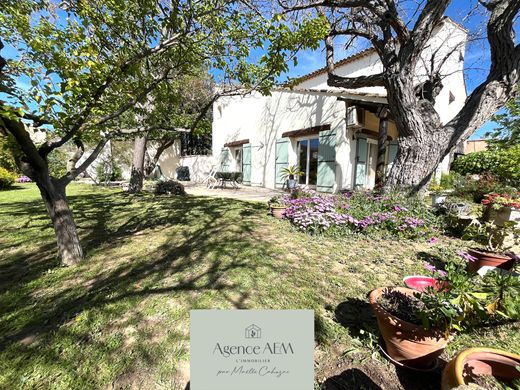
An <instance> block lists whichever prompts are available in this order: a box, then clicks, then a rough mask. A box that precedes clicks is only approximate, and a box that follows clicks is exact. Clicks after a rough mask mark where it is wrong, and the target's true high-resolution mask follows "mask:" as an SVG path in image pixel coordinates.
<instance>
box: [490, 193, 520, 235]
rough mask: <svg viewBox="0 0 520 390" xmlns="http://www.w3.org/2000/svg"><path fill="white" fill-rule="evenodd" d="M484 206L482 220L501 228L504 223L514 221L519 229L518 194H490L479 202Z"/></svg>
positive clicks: (519, 196) (519, 199)
mask: <svg viewBox="0 0 520 390" xmlns="http://www.w3.org/2000/svg"><path fill="white" fill-rule="evenodd" d="M481 203H482V204H483V205H486V209H485V211H484V219H485V220H486V221H490V222H493V223H494V224H495V225H497V226H502V225H503V224H504V222H507V221H514V222H516V223H517V226H519V227H520V192H518V193H516V195H509V194H497V193H491V194H487V195H484V199H483V200H482V202H481Z"/></svg>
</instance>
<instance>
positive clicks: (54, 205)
mask: <svg viewBox="0 0 520 390" xmlns="http://www.w3.org/2000/svg"><path fill="white" fill-rule="evenodd" d="M264 15H269V16H268V17H265V16H264ZM301 25H302V28H301V30H302V31H304V32H305V34H306V35H301V34H300V33H297V34H293V33H292V31H291V30H290V29H289V28H288V27H287V26H286V25H284V23H283V22H282V21H281V19H274V20H272V19H271V18H270V14H269V13H267V12H266V10H263V9H259V8H258V7H255V4H252V3H250V2H249V1H245V0H244V1H229V0H212V1H198V0H197V1H187V2H184V1H181V2H169V1H164V0H89V1H83V0H66V1H63V2H58V1H57V0H4V1H2V8H1V9H0V38H1V43H0V49H1V48H2V47H3V45H4V44H7V45H9V46H10V47H11V48H12V49H13V50H14V51H16V53H17V55H15V56H12V57H11V58H2V57H0V80H1V82H2V84H1V86H0V91H1V93H2V96H1V98H2V100H1V101H0V128H1V129H2V133H3V134H6V133H7V134H10V135H11V136H12V137H13V138H14V139H15V140H16V144H17V145H16V147H17V148H18V152H19V153H17V154H15V156H16V162H17V165H18V167H19V168H20V169H21V170H22V172H23V173H24V174H25V175H27V176H29V177H30V178H31V179H32V180H33V181H34V182H35V183H36V185H37V186H38V188H39V190H40V193H41V196H42V199H43V201H44V203H45V206H46V208H47V211H48V213H49V216H50V218H51V220H52V224H53V227H54V230H55V233H56V239H57V244H58V251H59V256H60V258H61V261H62V263H63V264H64V265H72V264H76V263H78V262H80V261H81V260H82V259H83V258H84V254H83V250H82V247H81V245H80V241H79V237H78V234H77V229H76V226H75V223H74V219H73V216H72V213H71V210H70V208H69V205H68V201H67V197H66V187H67V185H68V184H69V183H70V182H71V181H72V180H74V179H75V178H76V177H77V176H78V175H79V174H80V173H81V172H83V171H84V170H85V169H86V168H87V167H88V166H89V164H90V163H91V162H92V161H94V160H95V159H96V157H97V156H98V154H99V153H100V151H101V150H102V149H103V147H104V146H105V144H106V143H107V141H108V140H109V139H110V138H113V137H115V136H117V135H120V134H121V131H119V128H118V119H119V118H120V117H121V116H122V115H124V114H125V113H128V112H130V111H134V110H135V109H136V107H138V105H141V106H146V103H147V101H148V96H149V95H150V93H151V92H152V91H154V90H155V89H156V88H158V87H159V86H160V85H161V84H162V83H164V82H166V81H169V80H172V78H173V77H176V76H177V75H182V74H184V73H185V72H188V71H189V69H191V66H192V64H202V63H205V62H206V63H207V64H208V66H210V67H211V68H215V69H218V70H219V73H220V74H221V75H223V76H222V77H223V79H225V80H230V81H234V82H240V83H241V84H242V86H243V87H244V88H259V89H260V90H262V91H268V90H269V87H270V86H271V85H272V84H273V82H274V80H275V78H276V76H277V75H278V74H279V73H280V72H281V71H284V70H286V69H287V64H286V59H287V57H288V56H289V57H290V55H291V53H292V52H293V49H298V48H300V47H303V46H305V45H306V43H308V44H309V45H311V46H312V45H314V46H316V42H317V37H319V36H320V34H323V21H322V20H319V19H317V20H315V19H308V20H306V21H303V22H302V24H301ZM296 29H300V28H299V27H298V26H297V28H296ZM271 41H272V42H273V44H269V42H271ZM264 46H267V47H268V48H267V51H268V53H269V56H263V57H262V58H260V59H259V61H258V62H257V63H251V61H250V58H251V56H252V53H253V52H254V50H258V49H261V48H263V47H264ZM17 80H23V81H24V82H26V81H27V83H28V85H29V86H28V87H27V88H20V87H18V85H17V82H16V81H17ZM27 122H32V123H33V124H34V125H35V126H36V127H40V126H43V127H41V128H42V129H43V130H45V131H46V132H47V133H48V136H47V141H46V142H44V143H43V144H42V145H36V144H35V143H34V142H33V140H32V139H31V137H30V135H29V133H28V131H27V128H26V125H25V123H27ZM86 143H91V144H95V145H96V146H95V147H94V149H93V151H92V153H90V154H89V155H88V157H86V158H85V159H83V160H82V162H81V163H79V164H78V161H79V160H80V159H81V158H82V156H83V154H84V153H85V152H84V151H85V144H86ZM65 145H74V146H75V148H76V152H75V153H74V155H73V156H72V158H71V159H70V160H69V167H68V170H67V172H66V174H65V175H63V176H61V177H54V176H53V175H52V173H51V172H50V170H49V163H48V157H49V154H50V153H51V152H52V151H53V150H55V149H58V148H62V147H64V146H65Z"/></svg>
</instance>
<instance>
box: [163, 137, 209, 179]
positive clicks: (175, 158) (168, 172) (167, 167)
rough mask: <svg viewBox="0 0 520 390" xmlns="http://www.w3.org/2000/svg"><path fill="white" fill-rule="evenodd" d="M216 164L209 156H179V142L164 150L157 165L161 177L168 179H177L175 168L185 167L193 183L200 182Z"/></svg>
mask: <svg viewBox="0 0 520 390" xmlns="http://www.w3.org/2000/svg"><path fill="white" fill-rule="evenodd" d="M215 164H216V160H215V158H214V157H213V156H212V155H210V156H185V157H182V156H181V145H180V140H177V141H175V143H174V144H173V146H171V147H169V148H168V149H166V150H165V151H164V152H163V153H162V155H161V157H160V158H159V165H160V167H161V170H162V172H163V175H164V176H166V177H167V178H168V179H174V180H176V179H177V168H178V167H180V166H187V167H188V168H189V170H190V179H191V181H193V182H198V183H200V182H202V181H203V180H204V178H205V177H206V176H207V175H208V174H209V172H210V171H211V168H212V167H213V166H214V165H215Z"/></svg>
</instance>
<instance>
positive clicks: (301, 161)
mask: <svg viewBox="0 0 520 390" xmlns="http://www.w3.org/2000/svg"><path fill="white" fill-rule="evenodd" d="M308 144H309V143H308V142H307V140H306V139H304V140H301V141H298V167H299V168H300V171H302V172H303V175H301V176H300V184H307V153H308V149H309V148H308V146H309V145H308Z"/></svg>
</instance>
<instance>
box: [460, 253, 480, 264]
mask: <svg viewBox="0 0 520 390" xmlns="http://www.w3.org/2000/svg"><path fill="white" fill-rule="evenodd" d="M457 254H458V255H459V256H460V257H462V258H463V259H464V260H467V261H471V262H473V261H477V258H476V257H475V256H471V255H470V254H469V253H468V252H464V251H457Z"/></svg>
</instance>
